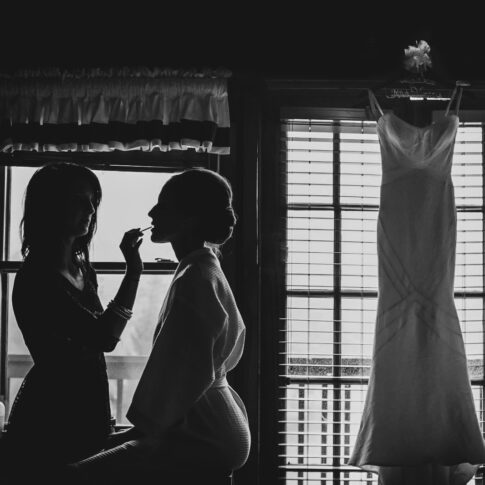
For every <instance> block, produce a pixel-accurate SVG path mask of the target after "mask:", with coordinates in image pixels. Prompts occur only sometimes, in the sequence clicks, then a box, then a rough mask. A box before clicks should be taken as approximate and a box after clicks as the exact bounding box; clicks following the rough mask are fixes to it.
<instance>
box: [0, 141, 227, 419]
mask: <svg viewBox="0 0 485 485" xmlns="http://www.w3.org/2000/svg"><path fill="white" fill-rule="evenodd" d="M225 158H229V157H225ZM53 161H70V162H75V163H79V164H82V165H84V166H86V167H88V168H90V169H92V170H93V171H96V170H103V171H118V172H119V171H130V172H145V173H175V172H179V171H182V170H186V169H189V168H195V167H202V168H207V169H210V170H214V171H216V172H220V171H221V166H222V163H224V162H221V155H217V154H211V153H198V152H195V151H194V150H187V151H183V152H181V151H170V152H153V153H146V152H142V151H141V150H140V151H132V152H115V153H103V152H101V153H71V152H68V153H58V152H53V153H49V152H41V153H38V152H14V153H12V154H4V153H2V154H0V256H1V257H0V285H1V294H0V298H1V304H0V400H1V401H3V402H4V403H6V407H7V411H8V410H9V409H10V408H11V404H12V403H9V382H8V381H9V377H8V325H9V317H8V313H9V306H10V305H11V302H10V301H9V290H10V284H11V283H10V282H9V275H11V274H15V273H16V272H17V271H18V269H19V268H20V266H21V264H22V261H15V260H9V259H8V258H7V255H8V254H9V241H10V233H9V231H10V199H11V172H12V168H14V167H32V168H38V167H41V166H42V165H44V164H45V163H49V162H53ZM92 265H93V267H94V269H95V270H96V272H97V274H99V275H112V274H120V275H121V274H124V272H125V268H126V264H125V263H124V262H122V261H120V262H115V261H97V262H93V263H92ZM176 267H177V263H176V262H144V270H143V274H158V275H168V274H173V273H174V272H175V269H176ZM119 409H120V408H118V409H117V410H116V414H119ZM113 413H115V410H113Z"/></svg>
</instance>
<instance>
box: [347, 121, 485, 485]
mask: <svg viewBox="0 0 485 485" xmlns="http://www.w3.org/2000/svg"><path fill="white" fill-rule="evenodd" d="M458 122H459V120H458V116H457V115H454V114H452V115H449V116H447V117H445V118H444V119H443V120H441V121H437V122H435V123H433V124H431V125H429V126H426V127H424V128H419V127H416V126H413V125H410V124H408V123H406V122H405V121H403V120H401V119H400V118H398V117H397V116H396V115H394V114H392V113H386V114H384V115H383V116H381V117H380V119H379V121H378V123H377V133H378V137H379V142H380V147H381V157H382V185H381V196H380V209H379V218H378V226H377V243H378V260H379V293H378V294H379V298H378V310H377V318H376V330H375V340H374V351H373V363H372V369H371V375H370V380H369V387H368V392H367V397H366V402H365V407H364V412H363V416H362V420H361V425H360V430H359V434H358V437H357V441H356V444H355V448H354V450H353V453H352V456H351V458H350V461H349V464H351V465H356V466H360V467H362V468H364V469H366V470H370V471H373V472H377V473H379V479H380V483H382V484H385V485H403V484H406V485H408V484H409V485H417V484H420V483H422V484H426V485H431V484H436V485H448V484H450V485H451V484H453V485H461V484H465V483H467V482H468V481H469V480H470V479H471V478H472V477H473V475H474V473H475V471H476V469H477V466H472V464H480V463H484V462H485V446H484V440H483V438H482V434H481V431H480V427H479V423H478V419H477V415H476V412H475V406H474V401H473V396H472V390H471V386H470V381H469V375H468V369H467V358H466V355H465V347H464V343H463V337H462V334H461V330H460V324H459V320H458V316H457V312H456V308H455V303H454V297H453V285H454V269H455V247H456V209H455V201H454V190H453V184H452V180H451V166H452V156H453V147H454V142H455V136H456V132H457V128H458Z"/></svg>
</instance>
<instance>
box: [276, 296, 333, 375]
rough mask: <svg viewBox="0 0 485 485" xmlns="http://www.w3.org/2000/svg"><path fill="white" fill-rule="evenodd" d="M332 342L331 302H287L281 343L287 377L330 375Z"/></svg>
mask: <svg viewBox="0 0 485 485" xmlns="http://www.w3.org/2000/svg"><path fill="white" fill-rule="evenodd" d="M333 338H334V336H333V299H331V298H318V297H313V298H308V297H299V296H298V297H289V298H288V299H287V320H286V332H285V333H284V334H283V338H282V340H281V343H282V344H284V346H285V348H286V351H285V367H286V370H285V371H284V373H285V374H286V375H292V376H293V375H294V376H322V375H331V374H332V365H333V359H332V352H333ZM281 371H283V369H281Z"/></svg>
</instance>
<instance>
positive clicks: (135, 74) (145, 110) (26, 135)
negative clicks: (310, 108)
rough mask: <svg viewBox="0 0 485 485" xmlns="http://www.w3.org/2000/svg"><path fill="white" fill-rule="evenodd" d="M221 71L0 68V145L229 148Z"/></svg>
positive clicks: (222, 151)
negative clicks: (4, 71)
mask: <svg viewBox="0 0 485 485" xmlns="http://www.w3.org/2000/svg"><path fill="white" fill-rule="evenodd" d="M229 75H230V73H229V72H228V71H225V70H215V71H205V72H200V71H198V72H195V71H183V72H181V71H176V70H168V69H163V70H162V69H147V68H140V69H127V68H123V69H118V70H116V69H109V70H101V69H92V70H78V71H70V72H67V71H64V72H63V71H60V70H53V69H52V70H47V71H21V72H17V73H15V74H12V75H6V74H3V75H0V123H1V125H0V130H1V131H0V150H1V151H3V152H12V151H17V150H37V151H112V150H134V149H142V150H145V151H151V150H156V149H158V150H162V151H168V150H173V149H177V150H184V149H187V148H193V149H195V150H196V151H206V152H210V153H219V154H228V153H229V127H230V121H229V103H228V93H227V78H228V77H229Z"/></svg>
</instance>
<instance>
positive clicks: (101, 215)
mask: <svg viewBox="0 0 485 485" xmlns="http://www.w3.org/2000/svg"><path fill="white" fill-rule="evenodd" d="M35 170H36V169H35V168H31V167H12V196H11V206H12V208H11V219H10V221H11V222H10V250H9V258H10V260H14V261H18V260H20V259H21V256H20V245H21V241H20V235H19V226H20V221H21V219H22V212H23V197H24V193H25V189H26V187H27V184H28V182H29V180H30V178H31V176H32V175H33V173H34V172H35ZM95 173H96V175H97V176H98V178H99V181H100V184H101V189H102V191H103V198H102V200H101V204H100V206H99V209H98V227H97V232H96V234H95V235H94V238H93V242H92V247H91V250H90V256H91V260H92V261H124V259H123V255H122V253H121V251H120V249H119V247H118V246H119V243H120V242H121V238H122V237H123V234H124V233H125V231H127V230H128V229H132V228H135V227H140V228H145V227H147V226H149V225H150V222H151V219H150V218H149V217H148V211H149V210H150V209H151V208H152V207H153V206H154V204H155V203H156V201H157V199H158V194H159V193H160V189H161V188H162V186H163V184H164V183H165V182H166V181H167V180H168V179H169V178H170V177H171V176H172V175H173V174H166V173H145V172H114V171H102V170H96V171H95ZM140 253H141V255H142V258H143V260H144V261H147V262H153V261H154V260H155V258H165V259H171V260H173V261H176V258H175V255H174V253H173V250H172V246H171V245H170V244H155V243H152V242H151V241H150V232H149V231H148V232H146V233H145V236H144V238H143V243H142V245H141V247H140Z"/></svg>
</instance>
